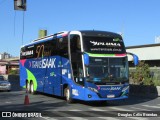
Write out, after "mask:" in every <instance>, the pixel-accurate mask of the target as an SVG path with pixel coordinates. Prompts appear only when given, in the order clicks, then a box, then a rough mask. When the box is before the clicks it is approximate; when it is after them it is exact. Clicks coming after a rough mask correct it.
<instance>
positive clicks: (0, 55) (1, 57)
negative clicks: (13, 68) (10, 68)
mask: <svg viewBox="0 0 160 120" xmlns="http://www.w3.org/2000/svg"><path fill="white" fill-rule="evenodd" d="M10 57H11V55H10V54H9V53H6V52H4V53H0V60H2V59H8V58H10Z"/></svg>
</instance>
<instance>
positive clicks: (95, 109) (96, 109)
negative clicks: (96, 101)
mask: <svg viewBox="0 0 160 120" xmlns="http://www.w3.org/2000/svg"><path fill="white" fill-rule="evenodd" d="M89 109H90V110H93V111H108V110H102V109H98V108H89Z"/></svg>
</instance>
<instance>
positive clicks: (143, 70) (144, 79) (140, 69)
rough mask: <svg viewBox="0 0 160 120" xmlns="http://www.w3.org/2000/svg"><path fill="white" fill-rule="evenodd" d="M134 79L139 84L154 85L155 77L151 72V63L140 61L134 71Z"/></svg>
mask: <svg viewBox="0 0 160 120" xmlns="http://www.w3.org/2000/svg"><path fill="white" fill-rule="evenodd" d="M133 81H134V83H135V84H139V85H153V84H154V83H153V79H152V77H151V74H150V69H149V65H148V64H146V63H145V62H144V61H140V62H139V65H138V66H137V67H136V71H135V72H134V73H133Z"/></svg>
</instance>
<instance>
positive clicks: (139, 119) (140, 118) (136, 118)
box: [128, 117, 149, 120]
mask: <svg viewBox="0 0 160 120" xmlns="http://www.w3.org/2000/svg"><path fill="white" fill-rule="evenodd" d="M128 118H129V119H133V120H149V119H148V118H143V117H128Z"/></svg>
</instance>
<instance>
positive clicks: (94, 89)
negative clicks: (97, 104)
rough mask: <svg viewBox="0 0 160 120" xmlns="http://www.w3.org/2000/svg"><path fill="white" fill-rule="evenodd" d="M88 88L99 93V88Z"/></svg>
mask: <svg viewBox="0 0 160 120" xmlns="http://www.w3.org/2000/svg"><path fill="white" fill-rule="evenodd" d="M88 89H90V90H92V91H94V92H96V93H98V90H97V89H96V88H92V87H88Z"/></svg>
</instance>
